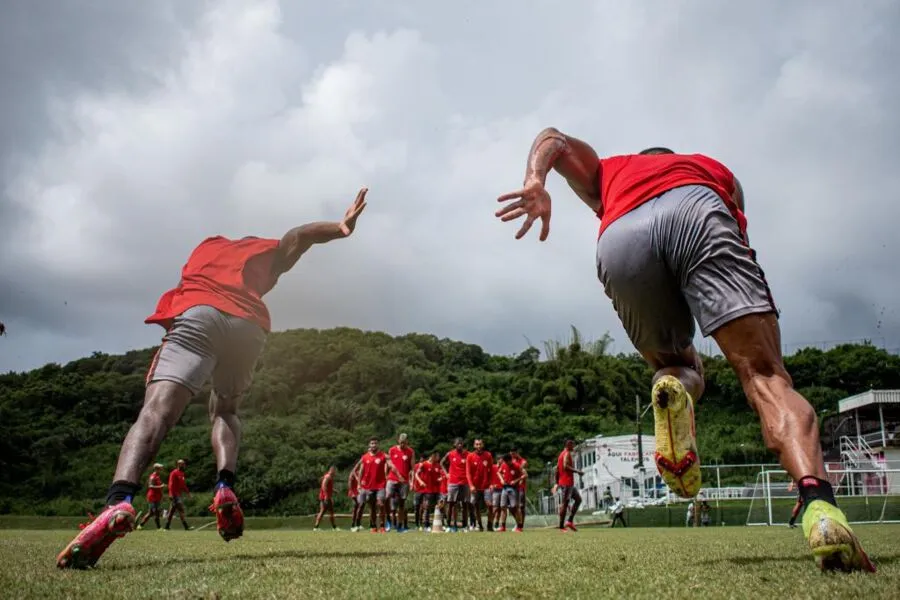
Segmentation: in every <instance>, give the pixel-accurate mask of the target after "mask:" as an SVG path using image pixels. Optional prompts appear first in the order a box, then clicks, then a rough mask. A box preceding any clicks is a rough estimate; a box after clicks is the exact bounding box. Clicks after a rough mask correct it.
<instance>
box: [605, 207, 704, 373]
mask: <svg viewBox="0 0 900 600" xmlns="http://www.w3.org/2000/svg"><path fill="white" fill-rule="evenodd" d="M665 196H666V195H665V194H663V195H662V196H661V197H660V198H657V199H655V200H651V201H650V202H647V203H645V204H643V205H641V206H639V207H637V208H635V209H634V210H632V211H631V212H629V213H627V214H625V215H623V216H621V217H619V218H618V219H616V221H615V222H613V223H612V224H611V225H610V226H609V227H608V228H607V229H606V231H604V232H603V235H602V236H600V239H599V240H598V242H597V275H598V277H599V278H600V282H601V283H602V284H603V288H604V291H605V292H606V295H607V296H608V297H609V298H610V300H612V304H613V308H614V309H615V311H616V314H617V315H618V317H619V320H620V321H621V322H622V326H623V327H624V329H625V332H626V333H627V334H628V338H629V339H630V340H631V343H632V344H634V346H635V348H637V350H638V351H639V352H640V353H641V354H643V355H644V356H645V357H646V356H648V355H654V354H678V353H680V351H681V350H683V349H684V348H686V347H687V346H689V345H690V343H691V340H692V339H693V337H694V320H693V318H692V317H691V312H690V309H689V307H688V305H687V302H686V301H685V298H684V296H683V295H682V293H681V289H680V286H679V283H678V281H677V279H676V278H675V276H674V275H673V273H672V271H671V269H670V267H669V265H668V264H667V262H666V260H665V258H664V256H663V255H662V253H661V252H660V248H659V246H658V241H659V240H658V230H657V219H656V208H655V207H656V204H657V203H660V202H663V201H666V200H667V199H666V197H665Z"/></svg>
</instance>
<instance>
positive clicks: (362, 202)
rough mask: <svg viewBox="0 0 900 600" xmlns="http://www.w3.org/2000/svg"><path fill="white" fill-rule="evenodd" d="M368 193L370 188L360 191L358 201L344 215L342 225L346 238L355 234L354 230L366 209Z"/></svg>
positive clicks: (342, 231) (357, 196) (357, 195)
mask: <svg viewBox="0 0 900 600" xmlns="http://www.w3.org/2000/svg"><path fill="white" fill-rule="evenodd" d="M368 191H369V188H362V189H360V190H359V193H357V194H356V200H354V201H353V204H351V205H350V208H348V209H347V212H345V213H344V218H343V219H342V220H341V224H340V229H341V233H343V234H344V237H346V236H348V235H350V234H351V233H353V230H354V229H355V228H356V220H357V219H358V218H359V215H361V214H362V211H363V210H364V209H365V208H366V193H367V192H368Z"/></svg>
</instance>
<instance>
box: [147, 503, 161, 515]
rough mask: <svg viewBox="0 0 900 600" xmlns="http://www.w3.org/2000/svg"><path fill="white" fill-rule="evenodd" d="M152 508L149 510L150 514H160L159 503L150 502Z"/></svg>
mask: <svg viewBox="0 0 900 600" xmlns="http://www.w3.org/2000/svg"><path fill="white" fill-rule="evenodd" d="M149 504H150V507H149V508H148V509H147V512H149V513H158V512H159V502H149Z"/></svg>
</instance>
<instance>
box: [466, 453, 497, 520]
mask: <svg viewBox="0 0 900 600" xmlns="http://www.w3.org/2000/svg"><path fill="white" fill-rule="evenodd" d="M472 445H473V446H474V447H475V449H474V450H473V451H472V452H469V454H468V455H467V456H466V482H467V483H468V485H469V503H470V504H471V510H472V512H473V513H474V514H475V523H476V525H477V527H478V531H484V524H483V523H482V521H481V511H482V509H483V508H485V506H487V505H488V502H487V495H488V494H490V487H491V465H492V464H494V457H493V456H492V455H491V453H490V452H488V451H487V450H485V449H484V441H483V440H480V439H476V440H475V441H474V442H473V443H472ZM488 520H490V512H488ZM490 528H491V527H490V523H488V529H490Z"/></svg>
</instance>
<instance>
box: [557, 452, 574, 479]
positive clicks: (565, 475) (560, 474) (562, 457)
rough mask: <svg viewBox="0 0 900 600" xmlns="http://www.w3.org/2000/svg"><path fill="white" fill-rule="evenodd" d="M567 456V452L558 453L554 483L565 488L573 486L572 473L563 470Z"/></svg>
mask: <svg viewBox="0 0 900 600" xmlns="http://www.w3.org/2000/svg"><path fill="white" fill-rule="evenodd" d="M568 455H569V451H568V450H563V451H562V452H560V453H559V457H558V458H557V459H556V473H557V475H556V483H558V484H559V485H564V486H566V487H572V486H573V485H575V477H574V475H573V474H572V471H569V470H567V469H566V468H565V464H566V457H567V456H568Z"/></svg>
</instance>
